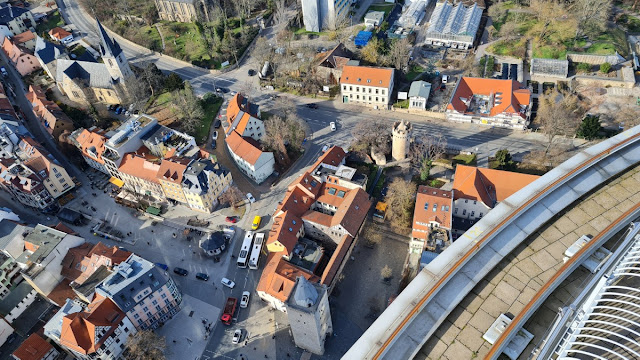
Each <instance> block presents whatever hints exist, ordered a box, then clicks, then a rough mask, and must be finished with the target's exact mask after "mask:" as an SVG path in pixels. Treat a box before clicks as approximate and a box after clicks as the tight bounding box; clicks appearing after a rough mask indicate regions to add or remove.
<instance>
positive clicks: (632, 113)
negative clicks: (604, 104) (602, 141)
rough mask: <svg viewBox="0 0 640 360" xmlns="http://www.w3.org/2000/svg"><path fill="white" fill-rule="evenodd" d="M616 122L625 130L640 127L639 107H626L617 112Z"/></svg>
mask: <svg viewBox="0 0 640 360" xmlns="http://www.w3.org/2000/svg"><path fill="white" fill-rule="evenodd" d="M614 120H615V121H616V122H617V123H618V125H621V126H624V128H625V129H631V128H632V127H634V126H637V125H640V109H638V107H637V106H633V105H631V106H626V107H625V108H623V109H619V110H618V111H616V112H615V118H614Z"/></svg>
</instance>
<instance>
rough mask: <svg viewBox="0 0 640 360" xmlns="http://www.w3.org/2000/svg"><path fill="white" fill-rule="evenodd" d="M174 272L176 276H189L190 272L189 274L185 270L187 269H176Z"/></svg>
mask: <svg viewBox="0 0 640 360" xmlns="http://www.w3.org/2000/svg"><path fill="white" fill-rule="evenodd" d="M173 272H174V273H176V274H178V275H180V276H187V275H189V272H188V271H187V270H185V269H183V268H179V267H177V268H174V269H173Z"/></svg>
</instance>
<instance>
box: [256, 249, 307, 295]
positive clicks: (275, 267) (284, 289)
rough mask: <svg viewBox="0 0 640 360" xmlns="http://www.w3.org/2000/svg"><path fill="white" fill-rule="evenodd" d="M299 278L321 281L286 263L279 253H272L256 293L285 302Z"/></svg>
mask: <svg viewBox="0 0 640 360" xmlns="http://www.w3.org/2000/svg"><path fill="white" fill-rule="evenodd" d="M298 276H302V277H304V278H305V279H307V280H309V281H310V282H318V280H319V279H318V277H317V276H316V275H314V274H312V273H309V272H307V271H305V270H303V269H301V268H299V267H297V266H295V265H293V264H290V263H289V262H287V261H285V260H284V259H283V258H282V256H281V255H280V254H279V253H270V254H269V258H268V263H267V265H266V266H265V268H264V270H263V271H262V276H261V277H260V281H259V282H258V286H257V287H256V291H261V292H265V293H267V294H269V295H271V296H273V297H275V298H276V299H278V300H280V301H283V302H284V301H286V300H287V299H288V298H289V295H290V294H291V291H292V290H293V287H294V285H295V283H296V278H297V277H298Z"/></svg>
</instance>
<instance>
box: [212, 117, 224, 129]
mask: <svg viewBox="0 0 640 360" xmlns="http://www.w3.org/2000/svg"><path fill="white" fill-rule="evenodd" d="M220 125H222V122H221V121H220V119H216V121H215V122H214V123H213V127H214V128H216V129H218V128H219V127H220Z"/></svg>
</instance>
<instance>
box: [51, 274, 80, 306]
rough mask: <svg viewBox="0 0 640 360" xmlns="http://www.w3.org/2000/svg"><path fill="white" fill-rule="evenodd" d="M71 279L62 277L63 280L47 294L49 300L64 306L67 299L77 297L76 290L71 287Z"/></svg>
mask: <svg viewBox="0 0 640 360" xmlns="http://www.w3.org/2000/svg"><path fill="white" fill-rule="evenodd" d="M70 284H71V280H69V279H62V281H61V282H60V283H59V284H58V285H56V287H55V288H53V290H51V292H50V293H49V294H48V295H47V297H48V298H49V300H51V301H53V302H54V303H56V304H58V306H64V304H65V303H66V302H67V299H73V298H75V297H76V293H75V291H73V289H72V288H71V285H70Z"/></svg>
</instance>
